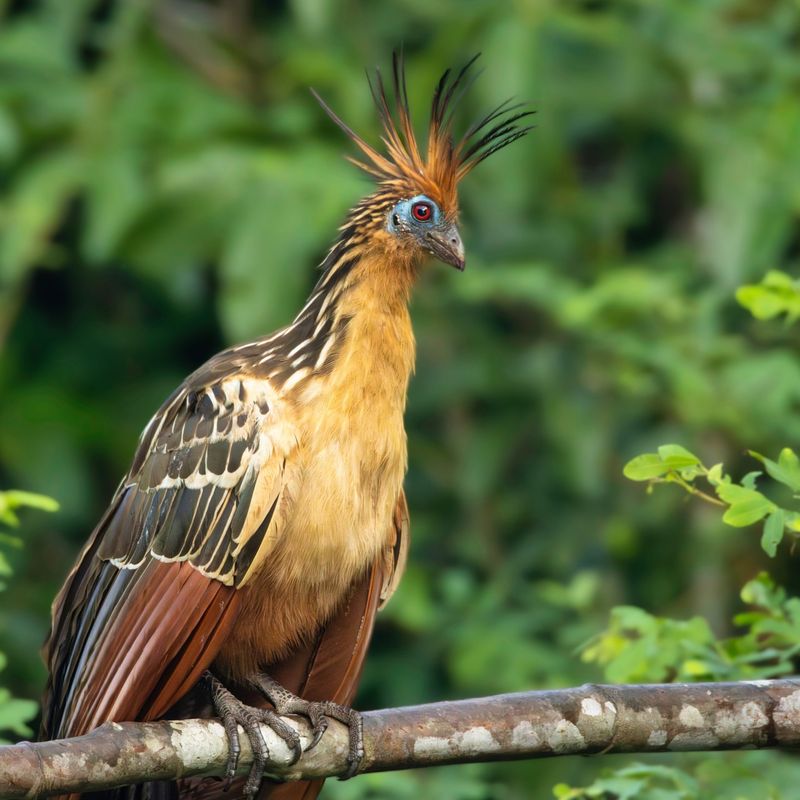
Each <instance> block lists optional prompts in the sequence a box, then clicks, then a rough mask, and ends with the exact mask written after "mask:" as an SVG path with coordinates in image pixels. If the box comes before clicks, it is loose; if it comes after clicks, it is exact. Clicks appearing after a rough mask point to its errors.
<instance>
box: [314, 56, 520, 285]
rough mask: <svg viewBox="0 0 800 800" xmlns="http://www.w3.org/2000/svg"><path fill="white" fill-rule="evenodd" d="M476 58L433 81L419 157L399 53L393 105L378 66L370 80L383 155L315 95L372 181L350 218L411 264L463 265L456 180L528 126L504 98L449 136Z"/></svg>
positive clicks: (355, 161)
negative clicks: (424, 260) (426, 259)
mask: <svg viewBox="0 0 800 800" xmlns="http://www.w3.org/2000/svg"><path fill="white" fill-rule="evenodd" d="M477 58H478V56H475V57H473V58H472V59H471V60H470V61H469V62H468V63H467V64H466V65H465V66H464V67H463V68H462V69H461V70H459V71H457V72H454V71H452V70H447V71H446V72H445V73H444V74H443V75H442V77H441V78H440V80H439V82H438V84H437V85H436V88H435V90H434V93H433V102H432V106H431V117H430V122H429V124H428V135H427V144H426V147H425V154H424V156H423V150H422V148H421V147H420V145H419V143H418V141H417V138H416V136H415V133H414V127H413V124H412V121H411V112H410V109H409V103H408V93H407V91H406V80H405V71H404V67H403V58H402V54H399V53H397V52H395V54H394V57H393V61H392V67H393V70H392V73H393V75H392V77H393V80H392V84H393V90H394V91H393V102H390V100H389V95H388V93H387V91H386V86H385V84H384V81H383V77H382V75H381V72H380V70H376V71H375V77H374V79H369V86H370V89H371V91H372V96H373V99H374V101H375V105H376V107H377V110H378V116H379V118H380V122H381V126H382V129H383V135H382V142H383V145H384V152H381V151H379V150H378V149H376V148H375V147H373V146H372V145H370V144H369V143H367V142H366V141H365V140H364V139H362V138H361V136H359V135H358V134H357V133H355V131H353V130H352V129H351V128H350V127H349V126H348V125H347V124H346V123H345V122H343V121H342V120H341V118H340V117H339V116H338V115H337V114H336V113H334V112H333V111H332V110H331V108H330V107H329V106H328V105H327V104H326V103H325V102H324V101H323V100H322V98H321V97H320V96H319V95H318V94H317V93H316V92H314V96H315V97H316V98H317V100H318V101H319V103H320V104H321V105H322V107H323V108H324V109H325V111H326V112H327V114H328V115H329V116H330V118H331V119H332V120H333V121H334V122H335V123H336V124H337V125H338V126H339V127H340V128H341V129H342V130H343V131H344V132H345V133H346V134H347V135H348V136H349V137H350V138H351V139H352V140H353V141H354V142H355V143H356V145H357V146H358V148H359V149H360V150H361V153H362V154H363V156H364V157H365V158H364V159H361V158H352V157H349V160H350V161H351V162H353V163H354V164H355V165H356V166H357V167H359V168H360V169H362V170H363V171H364V172H366V173H367V174H369V175H370V176H372V177H373V178H374V179H375V180H376V181H377V184H378V186H377V191H376V192H375V193H374V194H372V195H370V196H369V197H367V198H365V200H364V201H362V203H361V204H359V206H357V207H356V209H355V210H354V214H353V217H354V219H355V221H357V222H358V223H359V224H360V225H362V226H368V227H370V226H371V228H372V230H373V234H374V236H375V237H376V238H380V239H383V240H384V242H385V244H386V246H387V247H388V248H391V249H392V250H394V251H395V252H397V251H400V252H401V253H403V254H404V255H406V256H407V257H408V258H409V259H410V260H412V261H418V260H419V259H420V258H421V257H422V256H424V255H426V254H427V255H431V256H433V257H435V258H437V259H439V260H440V261H443V262H444V263H445V264H450V265H452V266H454V267H456V268H457V269H459V270H463V269H464V263H465V262H464V245H463V243H462V240H461V234H460V232H459V228H458V184H459V182H460V181H461V179H462V178H463V177H464V176H465V175H467V173H469V172H470V171H471V170H472V169H473V168H474V167H475V166H476V165H477V164H479V163H480V162H481V161H483V160H484V159H485V158H487V157H488V156H490V155H491V154H492V153H496V152H497V151H498V150H500V149H502V148H503V147H505V146H506V145H509V144H511V142H514V141H516V140H517V139H519V138H520V137H522V136H524V135H525V134H526V133H527V132H528V131H529V130H531V128H532V127H533V126H530V125H525V124H524V123H521V121H522V120H524V119H526V118H528V117H530V116H531V115H532V114H533V113H534V112H533V111H532V110H529V109H527V108H525V106H524V105H523V104H521V103H517V104H514V103H512V102H511V101H506V102H504V103H501V104H500V105H499V106H497V107H496V108H494V109H492V110H491V111H490V112H489V113H488V114H486V115H484V116H483V117H481V118H480V119H478V120H477V121H476V122H475V123H473V124H472V125H470V126H469V127H468V128H467V129H466V131H465V132H464V134H463V135H462V136H461V137H459V138H458V139H456V138H455V136H454V134H453V111H454V109H455V107H456V105H457V103H458V101H459V99H460V98H461V96H462V95H463V93H464V91H465V90H466V89H467V88H468V87H469V85H470V84H471V83H472V80H473V74H472V69H473V65H474V64H475V61H476V60H477ZM312 92H313V90H312Z"/></svg>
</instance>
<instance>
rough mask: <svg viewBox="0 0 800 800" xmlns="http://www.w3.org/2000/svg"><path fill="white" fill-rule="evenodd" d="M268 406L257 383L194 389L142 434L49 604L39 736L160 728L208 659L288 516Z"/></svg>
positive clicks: (287, 435) (281, 458)
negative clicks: (106, 726)
mask: <svg viewBox="0 0 800 800" xmlns="http://www.w3.org/2000/svg"><path fill="white" fill-rule="evenodd" d="M212 363H213V362H212ZM272 401H273V397H272V395H271V389H270V387H269V386H268V384H266V383H265V382H263V381H257V380H254V379H246V378H239V377H236V376H230V377H227V378H223V379H222V380H217V381H216V382H214V383H211V384H203V383H202V381H200V380H199V379H197V378H196V379H195V380H194V381H193V380H192V379H190V381H189V382H187V384H185V385H184V386H183V387H182V388H181V389H180V390H179V391H178V392H176V393H175V394H174V395H173V396H172V397H170V398H169V399H168V401H167V402H166V403H165V405H164V407H163V408H162V409H161V411H160V412H159V413H158V414H157V415H156V416H155V417H154V418H153V420H152V421H151V423H150V424H149V425H148V427H147V428H146V429H145V433H144V434H143V436H142V440H141V442H140V445H139V448H138V450H137V453H136V456H135V459H134V463H133V467H132V469H131V472H130V474H129V476H128V477H127V478H126V479H125V480H124V481H123V482H122V485H121V486H120V488H119V490H118V491H117V493H116V495H115V497H114V500H113V501H112V503H111V506H110V507H109V510H108V511H107V512H106V514H105V516H104V517H103V519H102V520H101V522H100V524H99V525H98V527H97V529H96V530H95V532H94V533H93V535H92V538H91V539H90V542H89V544H88V545H87V547H86V548H85V549H84V551H83V553H82V554H81V556H80V557H79V559H78V563H77V565H76V566H75V568H74V569H73V571H72V573H71V574H70V576H69V577H68V579H67V581H66V583H65V585H64V588H63V589H62V591H61V593H60V594H59V596H58V597H57V598H56V601H55V603H54V605H53V626H52V631H51V636H50V639H49V642H48V644H47V645H46V647H45V659H46V661H47V663H48V667H49V668H50V679H49V683H48V687H47V690H46V694H45V698H44V702H43V722H42V735H43V736H45V737H48V738H54V737H60V736H76V735H79V734H81V733H85V732H86V731H88V730H90V729H91V728H93V727H95V726H96V725H98V724H100V723H102V722H104V721H106V720H123V719H152V718H155V717H158V716H160V715H162V714H163V713H164V712H166V711H167V710H168V709H169V708H170V706H172V705H173V704H174V703H175V702H176V701H177V700H178V699H179V698H180V697H181V696H182V695H183V694H184V693H186V691H188V689H190V688H191V687H192V686H193V685H194V684H195V683H196V682H197V680H198V679H199V676H200V675H201V673H202V671H203V670H204V669H205V668H207V667H208V665H209V664H210V663H211V662H212V661H213V659H214V657H215V656H216V654H217V652H218V651H219V648H220V646H221V643H222V641H223V640H224V637H225V635H226V633H227V631H228V630H229V629H230V626H231V625H232V624H233V622H234V621H235V618H236V613H237V608H238V599H237V593H236V588H237V587H238V586H241V585H243V584H244V583H246V581H247V579H248V578H249V576H250V575H251V574H253V572H254V571H255V570H256V569H257V567H258V565H259V564H260V563H261V562H262V560H263V558H264V557H265V556H266V553H267V552H268V551H269V549H270V548H271V546H272V544H273V543H274V541H275V539H276V537H277V536H278V534H279V531H280V528H281V523H282V521H283V518H284V512H285V509H284V504H283V503H282V500H283V488H284V481H285V474H284V473H285V469H286V463H287V455H288V454H289V452H290V450H291V448H292V447H293V445H294V442H295V441H296V438H295V437H294V436H293V433H292V431H291V430H288V426H287V425H286V424H284V425H281V424H280V423H279V421H278V420H277V419H275V414H274V413H273V410H272V409H271V405H272Z"/></svg>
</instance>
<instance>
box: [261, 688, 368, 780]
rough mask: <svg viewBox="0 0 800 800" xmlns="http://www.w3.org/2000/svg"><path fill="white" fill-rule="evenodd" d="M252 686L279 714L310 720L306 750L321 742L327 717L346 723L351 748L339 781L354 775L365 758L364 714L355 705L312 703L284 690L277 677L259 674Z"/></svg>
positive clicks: (325, 702)
mask: <svg viewBox="0 0 800 800" xmlns="http://www.w3.org/2000/svg"><path fill="white" fill-rule="evenodd" d="M251 681H252V683H253V685H254V686H255V687H256V688H257V689H258V690H259V691H260V692H261V693H262V694H263V695H264V696H265V697H266V698H267V699H268V700H269V701H270V703H272V705H273V706H275V710H276V711H277V712H278V714H281V715H283V714H297V715H299V716H303V717H306V718H307V719H308V721H309V722H310V723H311V728H312V732H313V736H312V739H311V744H309V745H308V747H307V748H306V750H311V749H312V748H314V747H316V746H317V744H319V740H320V739H321V738H322V735H323V734H324V733H325V731H326V730H327V728H328V718H329V717H330V718H331V719H335V720H338V721H339V722H342V723H344V724H345V725H347V729H348V731H349V733H350V747H349V752H348V755H347V763H348V767H347V770H346V771H345V772H344V773H343V774H342V775H340V776H339V779H340V780H343V781H345V780H347V779H348V778H352V777H353V775H355V774H356V773H357V772H358V768H359V766H360V765H361V760H362V759H363V758H364V726H363V721H362V719H361V714H359V713H358V711H355V710H354V709H352V708H348V707H347V706H342V705H339V704H338V703H332V702H329V701H321V702H320V701H318V702H312V701H310V700H304V699H303V698H302V697H298V696H297V695H295V694H292V693H291V692H290V691H288V690H287V689H284V688H283V686H281V685H280V684H279V683H278V682H277V681H276V680H274V679H273V678H270V677H269V676H268V675H257V676H255V677H254V678H252V679H251Z"/></svg>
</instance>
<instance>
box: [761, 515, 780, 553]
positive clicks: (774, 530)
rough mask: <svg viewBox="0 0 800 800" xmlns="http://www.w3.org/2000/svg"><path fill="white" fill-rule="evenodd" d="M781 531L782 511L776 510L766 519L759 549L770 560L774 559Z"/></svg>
mask: <svg viewBox="0 0 800 800" xmlns="http://www.w3.org/2000/svg"><path fill="white" fill-rule="evenodd" d="M783 531H784V521H783V509H782V508H778V509H776V510H775V511H773V512H772V513H771V514H770V515H769V516H768V517H767V521H766V522H765V523H764V532H763V533H762V534H761V547H762V549H763V550H764V552H765V553H766V554H767V555H768V556H769V557H770V558H775V553H776V552H777V551H778V545H779V544H780V543H781V539H783Z"/></svg>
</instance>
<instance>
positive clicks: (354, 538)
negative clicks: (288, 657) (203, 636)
mask: <svg viewBox="0 0 800 800" xmlns="http://www.w3.org/2000/svg"><path fill="white" fill-rule="evenodd" d="M359 416H360V415H356V416H355V418H354V417H350V418H348V421H347V424H346V425H342V426H341V428H340V429H339V430H337V431H335V432H334V431H328V433H329V434H330V435H329V436H327V437H315V440H316V441H324V442H325V444H324V445H322V446H320V447H318V448H316V449H311V448H308V449H303V453H302V457H301V459H300V463H299V464H298V466H299V469H298V472H297V477H296V479H295V481H294V486H293V487H292V489H291V491H292V497H291V509H292V510H291V513H290V515H289V517H288V519H287V520H286V529H285V530H284V532H283V533H282V535H281V537H280V540H279V541H278V543H277V544H276V546H275V549H274V550H273V551H272V552H271V553H270V554H269V557H268V559H267V563H265V565H264V567H263V569H262V571H261V573H260V574H259V575H257V576H255V577H254V579H253V582H252V584H251V585H248V586H247V587H246V588H244V589H242V590H241V591H242V595H243V596H242V607H241V613H240V615H239V618H238V621H237V623H236V625H235V627H234V629H233V631H232V634H231V640H230V641H229V643H228V646H226V647H225V648H224V649H223V652H222V654H221V655H220V657H219V658H218V663H217V666H218V668H220V669H221V671H222V672H225V673H228V674H229V675H231V676H232V677H239V678H243V677H245V676H246V675H248V674H251V673H252V672H254V671H256V670H263V669H264V668H265V667H266V666H267V665H269V663H271V662H274V661H275V660H277V659H279V658H281V657H283V656H284V655H285V654H286V653H287V652H288V651H289V650H290V649H291V648H292V647H293V646H294V645H296V644H297V643H298V642H300V641H302V640H303V639H306V638H308V637H311V636H313V635H314V634H315V633H316V631H317V630H318V629H319V627H320V625H321V624H322V623H324V622H325V620H326V619H328V618H329V617H330V615H331V614H332V613H333V611H334V610H335V609H336V607H337V606H338V604H339V603H340V602H342V600H343V598H344V596H345V594H346V592H347V590H348V589H349V588H350V587H351V585H352V583H353V581H354V580H355V579H356V578H358V577H359V576H361V575H362V574H363V573H364V571H365V570H366V569H367V568H368V567H369V566H370V565H371V564H372V562H373V560H374V559H375V557H376V555H377V554H378V552H379V551H380V549H381V548H382V547H383V546H384V544H385V543H386V541H387V539H388V537H389V534H390V531H391V530H392V528H391V525H392V515H393V512H394V509H395V506H396V504H397V500H398V497H399V495H400V491H401V488H402V481H403V475H404V473H405V468H406V437H405V431H404V429H403V424H402V414H401V413H400V414H392V415H389V416H388V418H387V417H384V418H383V419H382V420H381V422H382V424H381V425H379V426H376V427H375V428H374V429H371V428H369V425H368V424H367V423H366V422H365V420H364V419H363V418H359ZM373 419H375V417H373ZM357 423H364V424H363V425H361V426H359V425H358V424H357Z"/></svg>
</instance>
